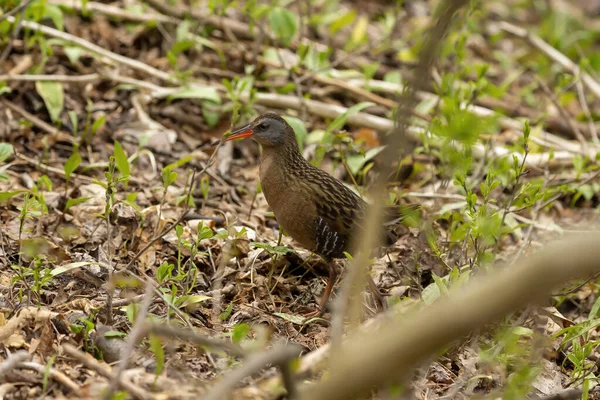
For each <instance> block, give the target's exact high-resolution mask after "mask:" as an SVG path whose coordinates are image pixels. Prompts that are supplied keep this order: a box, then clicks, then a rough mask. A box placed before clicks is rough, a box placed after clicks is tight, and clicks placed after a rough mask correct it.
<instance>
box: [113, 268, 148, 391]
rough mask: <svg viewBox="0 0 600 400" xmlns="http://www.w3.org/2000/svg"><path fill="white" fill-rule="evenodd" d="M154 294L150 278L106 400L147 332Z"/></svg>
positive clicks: (116, 385)
mask: <svg viewBox="0 0 600 400" xmlns="http://www.w3.org/2000/svg"><path fill="white" fill-rule="evenodd" d="M153 295H154V285H153V284H152V281H150V280H149V279H148V281H147V282H146V291H145V295H144V299H143V300H142V304H141V305H140V308H139V310H138V312H137V315H136V317H135V324H134V325H133V328H132V329H131V332H130V333H129V335H128V336H127V344H126V347H125V350H124V351H123V354H122V355H121V359H120V360H119V364H118V366H117V370H116V372H115V373H114V375H113V376H112V379H111V380H110V386H109V387H108V390H107V391H106V393H105V394H104V399H105V400H110V399H111V398H112V396H113V394H114V393H115V391H116V390H117V387H118V386H119V379H120V377H121V376H122V375H123V372H125V370H126V369H127V366H128V365H129V358H130V357H131V355H132V354H133V351H134V350H135V346H137V344H138V343H139V342H140V340H142V338H143V337H144V335H145V333H146V331H145V329H144V328H145V326H146V317H147V316H148V309H149V308H150V304H152V296H153Z"/></svg>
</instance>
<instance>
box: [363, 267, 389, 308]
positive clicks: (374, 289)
mask: <svg viewBox="0 0 600 400" xmlns="http://www.w3.org/2000/svg"><path fill="white" fill-rule="evenodd" d="M366 279H367V284H368V285H369V290H371V293H372V294H373V297H374V298H375V301H376V302H377V303H378V304H379V306H380V307H381V309H382V310H383V311H386V310H387V302H386V301H385V297H384V295H383V293H382V292H381V291H380V290H379V288H378V287H377V285H376V284H375V282H374V281H373V278H371V275H369V273H368V272H367V274H366Z"/></svg>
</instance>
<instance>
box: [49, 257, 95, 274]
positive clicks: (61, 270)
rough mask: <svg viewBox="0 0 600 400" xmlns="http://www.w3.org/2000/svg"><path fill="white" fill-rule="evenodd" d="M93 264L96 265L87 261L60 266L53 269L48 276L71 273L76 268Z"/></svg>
mask: <svg viewBox="0 0 600 400" xmlns="http://www.w3.org/2000/svg"><path fill="white" fill-rule="evenodd" d="M93 264H96V263H93V262H89V261H78V262H72V263H69V264H65V265H61V266H60V267H56V268H54V269H53V270H52V271H50V275H52V276H57V275H60V274H64V273H65V272H67V271H71V270H73V269H77V268H81V267H87V266H88V265H93Z"/></svg>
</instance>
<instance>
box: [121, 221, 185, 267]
mask: <svg viewBox="0 0 600 400" xmlns="http://www.w3.org/2000/svg"><path fill="white" fill-rule="evenodd" d="M186 216H187V212H184V213H182V214H181V216H180V217H179V218H178V219H177V221H175V222H173V223H172V224H171V225H169V226H167V227H165V228H164V229H163V230H162V231H161V232H160V233H159V234H158V235H156V236H154V237H153V238H152V240H150V241H148V243H146V245H145V246H144V247H142V248H141V250H140V251H138V252H137V253H136V254H135V255H134V256H133V258H132V259H131V260H129V262H128V263H127V265H126V266H125V267H124V268H123V270H129V269H130V268H131V267H132V266H133V264H134V263H135V262H136V261H137V260H138V259H139V258H140V257H141V256H142V254H144V253H145V252H146V250H148V249H149V248H150V247H152V245H153V244H154V243H156V241H158V240H160V239H162V238H163V237H164V236H165V235H166V234H167V233H169V232H171V231H172V230H173V228H175V227H176V226H177V225H179V224H180V223H181V222H183V221H184V220H185V217H186Z"/></svg>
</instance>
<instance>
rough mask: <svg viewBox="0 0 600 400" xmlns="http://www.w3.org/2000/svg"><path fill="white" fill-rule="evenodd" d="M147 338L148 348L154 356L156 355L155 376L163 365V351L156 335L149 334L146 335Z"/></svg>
mask: <svg viewBox="0 0 600 400" xmlns="http://www.w3.org/2000/svg"><path fill="white" fill-rule="evenodd" d="M148 340H149V342H150V350H151V351H152V352H153V353H154V357H156V371H155V373H156V376H157V377H158V375H160V373H161V372H162V370H163V368H164V366H165V351H164V349H163V347H162V343H161V342H160V337H159V336H156V335H152V334H150V335H149V336H148Z"/></svg>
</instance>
